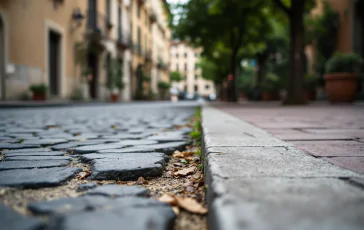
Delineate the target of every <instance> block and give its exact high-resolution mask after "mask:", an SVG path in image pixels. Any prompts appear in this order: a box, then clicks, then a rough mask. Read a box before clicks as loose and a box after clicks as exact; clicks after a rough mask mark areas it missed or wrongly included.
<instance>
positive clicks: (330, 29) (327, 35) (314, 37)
mask: <svg viewBox="0 0 364 230" xmlns="http://www.w3.org/2000/svg"><path fill="white" fill-rule="evenodd" d="M323 4H324V5H323V12H322V14H320V15H316V16H314V17H313V16H311V15H309V16H306V18H305V26H306V31H305V35H306V38H305V39H306V43H313V44H314V45H315V49H316V51H317V58H316V63H315V67H316V72H318V73H320V74H323V73H324V67H325V63H326V61H327V60H328V59H329V58H330V57H331V56H332V55H333V53H334V52H335V49H336V41H337V30H338V24H339V14H338V13H337V12H336V11H334V10H333V9H331V7H330V5H329V3H328V2H326V1H324V2H323Z"/></svg>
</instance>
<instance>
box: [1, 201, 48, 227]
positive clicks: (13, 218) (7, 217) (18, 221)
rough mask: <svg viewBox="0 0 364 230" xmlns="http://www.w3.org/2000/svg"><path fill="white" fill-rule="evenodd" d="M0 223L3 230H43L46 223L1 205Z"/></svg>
mask: <svg viewBox="0 0 364 230" xmlns="http://www.w3.org/2000/svg"><path fill="white" fill-rule="evenodd" d="M0 223H1V225H2V227H1V229H3V230H25V229H29V230H31V229H34V230H35V229H41V228H43V227H44V223H42V222H41V221H40V220H37V219H35V218H31V217H27V216H23V215H20V214H18V213H17V212H15V211H13V210H12V209H11V208H8V207H6V206H5V205H3V204H1V203H0Z"/></svg>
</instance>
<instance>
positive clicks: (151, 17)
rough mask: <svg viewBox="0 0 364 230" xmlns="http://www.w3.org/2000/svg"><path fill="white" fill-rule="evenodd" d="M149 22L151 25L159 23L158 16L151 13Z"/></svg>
mask: <svg viewBox="0 0 364 230" xmlns="http://www.w3.org/2000/svg"><path fill="white" fill-rule="evenodd" d="M149 20H150V22H151V23H155V22H156V21H157V14H156V13H155V12H154V11H151V12H150V15H149Z"/></svg>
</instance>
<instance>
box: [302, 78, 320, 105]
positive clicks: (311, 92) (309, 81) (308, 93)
mask: <svg viewBox="0 0 364 230" xmlns="http://www.w3.org/2000/svg"><path fill="white" fill-rule="evenodd" d="M317 84H318V78H317V76H316V75H314V74H306V75H305V77H304V79H303V88H304V90H305V97H306V100H308V101H313V100H315V99H316V87H317Z"/></svg>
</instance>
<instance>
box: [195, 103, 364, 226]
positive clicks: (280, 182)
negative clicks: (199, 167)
mask: <svg viewBox="0 0 364 230" xmlns="http://www.w3.org/2000/svg"><path fill="white" fill-rule="evenodd" d="M216 107H217V108H219V109H220V110H218V109H214V108H211V107H205V108H204V109H203V112H202V118H203V124H202V125H203V131H204V136H203V138H204V143H203V150H204V154H205V175H206V183H207V185H208V186H207V197H208V204H209V212H210V213H209V217H208V222H209V229H216V230H222V229H229V230H234V229H277V230H278V229H362V228H363V226H364V218H363V216H364V203H363V202H362V201H363V199H364V192H363V190H362V187H361V186H358V185H359V184H358V183H360V181H363V175H362V174H360V172H362V171H361V170H362V166H361V163H360V162H359V163H357V161H355V159H361V158H360V157H362V156H363V150H362V149H363V145H362V144H364V143H362V142H360V141H362V140H360V138H363V131H364V130H363V129H360V127H364V125H363V124H364V122H363V118H362V117H361V116H360V114H363V112H364V110H363V108H364V107H362V106H354V107H327V108H326V109H324V110H322V108H320V106H313V107H297V108H292V107H278V106H275V105H264V106H261V105H258V107H254V106H253V105H249V107H248V108H245V107H244V106H241V105H216ZM221 110H223V111H224V112H222V111H221ZM225 112H227V113H230V114H233V115H234V116H235V117H234V116H231V115H229V114H227V113H225ZM238 118H239V119H238ZM246 121H248V122H250V123H252V124H249V123H247V122H246ZM258 125H260V127H262V128H264V129H267V131H269V132H274V134H276V135H277V136H276V137H275V136H273V135H271V134H269V133H268V132H266V131H265V130H262V129H260V128H257V127H256V126H258ZM325 128H326V129H325ZM325 131H326V132H325ZM343 131H345V133H343ZM281 139H283V140H286V141H288V142H285V141H283V140H281ZM337 141H340V143H337ZM342 143H344V144H345V145H339V144H342ZM295 145H298V146H299V148H302V149H304V151H302V150H300V149H299V148H297V147H295ZM327 146H329V147H330V148H328V147H327ZM340 148H341V149H340ZM347 150H350V152H348V151H347ZM306 151H307V152H306ZM307 153H310V154H307ZM316 156H324V157H325V158H324V159H319V158H316ZM328 157H330V158H328ZM353 157H355V158H353ZM328 161H329V162H328ZM330 162H331V163H330ZM332 162H333V163H335V164H337V165H340V164H339V163H337V162H341V163H342V162H351V164H345V165H340V166H345V167H346V168H350V169H352V170H354V171H355V172H354V171H350V170H347V169H345V168H342V167H338V166H336V165H333V164H332ZM354 166H355V167H354ZM343 208H344V209H345V210H343Z"/></svg>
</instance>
